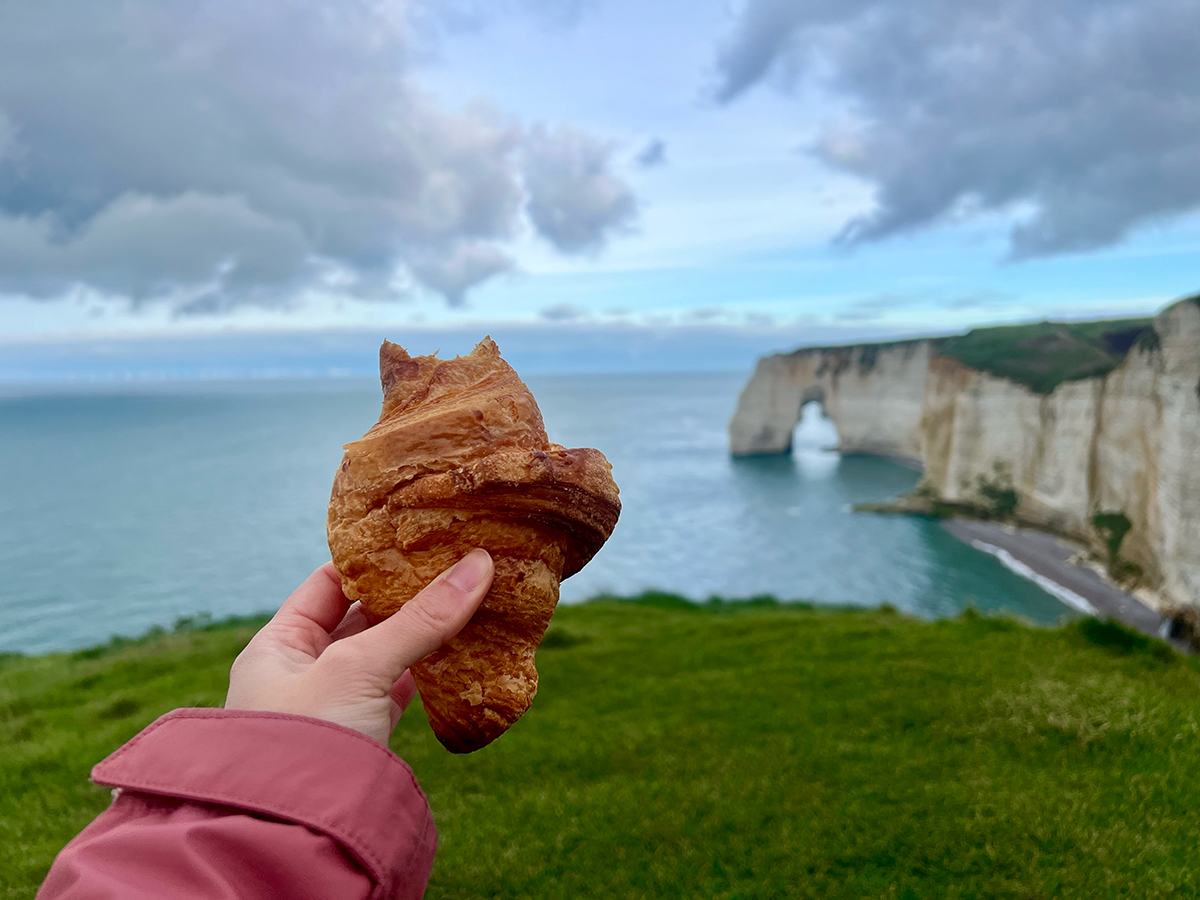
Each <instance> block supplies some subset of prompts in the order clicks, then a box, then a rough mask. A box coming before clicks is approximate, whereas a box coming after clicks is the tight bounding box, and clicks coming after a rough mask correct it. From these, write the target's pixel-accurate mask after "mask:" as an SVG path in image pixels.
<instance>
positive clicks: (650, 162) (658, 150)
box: [634, 138, 667, 169]
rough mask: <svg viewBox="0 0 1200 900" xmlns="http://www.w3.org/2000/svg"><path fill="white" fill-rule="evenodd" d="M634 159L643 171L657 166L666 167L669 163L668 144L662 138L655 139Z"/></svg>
mask: <svg viewBox="0 0 1200 900" xmlns="http://www.w3.org/2000/svg"><path fill="white" fill-rule="evenodd" d="M634 159H635V161H636V162H637V164H638V165H639V166H641V167H642V168H643V169H652V168H654V167H655V166H661V165H665V164H666V162H667V142H666V141H664V140H663V139H662V138H655V139H654V140H652V141H650V143H648V144H646V146H645V147H643V148H642V149H641V150H639V151H638V155H637V156H636V157H634Z"/></svg>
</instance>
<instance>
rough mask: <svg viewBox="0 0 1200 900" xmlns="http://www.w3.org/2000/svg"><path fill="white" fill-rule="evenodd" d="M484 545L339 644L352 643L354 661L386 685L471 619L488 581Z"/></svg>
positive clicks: (489, 573) (489, 568) (490, 572)
mask: <svg viewBox="0 0 1200 900" xmlns="http://www.w3.org/2000/svg"><path fill="white" fill-rule="evenodd" d="M493 573H494V567H493V565H492V557H491V556H490V555H489V554H488V552H487V551H486V550H483V549H477V550H472V551H471V552H470V553H468V554H467V555H466V556H464V557H463V558H462V559H461V560H459V561H458V562H457V563H456V564H455V565H454V566H452V567H451V568H449V569H447V570H446V571H445V572H443V573H442V574H441V575H439V576H438V577H437V578H435V579H434V580H433V581H432V582H430V583H429V584H428V585H426V587H425V588H424V589H423V590H422V591H421V592H420V593H419V594H417V595H416V596H415V597H413V598H412V599H411V600H409V601H408V602H407V603H405V604H404V605H403V606H402V607H400V610H399V611H398V612H396V613H395V614H394V615H393V616H391V617H390V618H388V619H385V620H384V621H382V622H380V623H379V624H378V625H373V626H372V627H370V628H368V629H367V630H366V631H364V632H362V633H361V634H356V635H354V636H353V637H349V638H346V639H345V640H343V641H339V643H343V644H351V645H352V646H353V648H354V654H355V656H356V657H357V658H358V660H359V665H360V666H361V667H362V668H363V669H366V670H367V671H369V672H370V673H371V674H372V675H375V676H378V677H380V678H381V679H382V680H384V681H386V683H387V684H388V685H389V686H391V685H392V684H393V683H394V682H395V681H397V680H398V679H399V678H400V676H401V675H403V674H404V670H405V669H407V668H408V667H409V666H411V665H412V664H413V663H415V662H416V661H417V660H419V659H423V658H424V657H426V656H428V655H429V654H430V653H432V652H433V651H434V650H436V649H437V648H438V647H440V646H441V645H442V644H444V643H445V642H446V641H448V640H449V639H450V638H452V637H454V635H456V634H458V632H459V631H461V630H462V627H463V626H464V625H466V624H467V622H468V621H470V619H471V616H473V615H474V614H475V610H477V609H478V608H479V604H480V603H482V602H483V598H484V596H485V595H486V594H487V592H488V588H490V587H491V585H492V575H493Z"/></svg>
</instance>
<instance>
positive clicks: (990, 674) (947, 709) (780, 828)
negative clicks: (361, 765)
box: [0, 594, 1200, 900]
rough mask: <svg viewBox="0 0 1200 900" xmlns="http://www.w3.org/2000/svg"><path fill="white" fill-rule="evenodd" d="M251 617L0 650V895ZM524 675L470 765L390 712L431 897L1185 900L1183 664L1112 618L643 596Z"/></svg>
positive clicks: (84, 810)
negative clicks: (433, 850)
mask: <svg viewBox="0 0 1200 900" xmlns="http://www.w3.org/2000/svg"><path fill="white" fill-rule="evenodd" d="M257 624H258V623H257V622H249V621H247V622H242V623H234V624H233V625H231V626H228V627H223V626H205V627H201V628H196V627H195V625H196V623H192V625H191V626H190V627H184V628H182V629H181V630H180V633H178V634H160V635H158V636H155V637H152V638H150V639H148V640H143V641H136V642H122V641H118V642H114V643H112V644H109V645H106V646H104V647H100V648H96V649H95V650H88V651H82V652H79V653H73V654H71V653H61V654H53V655H47V656H39V657H30V658H23V657H7V658H3V659H0V742H2V744H0V745H2V746H3V747H4V752H3V754H2V755H0V838H2V840H0V897H2V898H6V900H15V898H32V897H33V895H34V892H35V890H36V885H37V884H38V882H39V880H40V879H41V878H42V876H43V874H44V873H45V871H46V869H47V867H48V866H49V864H50V861H51V859H52V858H53V855H54V853H55V852H56V851H57V850H58V849H59V847H61V846H62V845H63V843H65V842H66V841H67V840H68V839H69V838H70V837H71V836H72V835H73V834H74V833H75V832H77V831H78V830H79V829H80V828H82V827H83V826H84V825H85V824H86V823H87V822H88V821H89V820H90V819H91V818H92V817H93V816H95V815H96V814H97V813H99V812H100V811H101V810H102V809H104V807H106V806H107V805H108V802H109V795H108V791H106V790H104V789H102V788H98V787H94V786H92V785H90V784H89V783H88V781H87V773H88V770H89V767H90V766H91V765H92V764H93V763H94V762H96V761H97V760H98V759H100V758H101V757H102V756H104V755H105V754H107V753H108V752H110V751H111V750H113V749H114V748H116V747H117V746H119V745H120V744H121V743H122V742H124V741H125V740H127V739H128V738H129V737H131V736H132V735H133V734H135V733H136V732H137V731H138V730H139V729H141V728H142V727H143V726H144V725H146V724H147V723H148V722H150V721H151V720H152V719H154V718H155V717H156V716H158V715H159V714H161V713H163V712H166V711H167V710H169V709H172V708H174V707H176V706H180V705H197V706H215V705H218V704H219V703H220V702H221V700H222V697H223V695H224V690H225V685H226V679H227V678H228V673H229V665H230V662H231V661H232V660H233V657H234V656H235V655H236V654H237V652H238V651H239V650H240V649H241V647H242V646H243V645H244V644H245V643H246V641H247V640H248V639H249V638H250V636H251V634H252V633H253V631H254V628H255V626H256V625H257ZM538 667H539V669H540V670H541V673H542V690H541V693H540V694H539V695H538V698H537V702H536V703H535V704H534V707H533V709H532V710H531V712H530V713H529V714H528V715H527V716H526V717H525V718H524V719H523V720H522V721H521V722H519V723H518V724H517V725H516V727H514V728H513V729H512V731H510V732H509V733H508V734H507V735H506V736H505V737H504V738H503V739H501V740H500V741H498V742H496V743H495V744H493V745H492V746H490V747H488V748H486V749H484V750H483V751H480V752H479V753H475V754H472V755H471V756H467V757H456V756H452V755H451V754H448V753H446V752H445V751H444V750H442V748H441V747H440V746H439V745H438V744H437V741H436V740H435V739H434V738H433V736H432V735H431V734H430V732H429V729H428V727H427V725H426V724H425V722H424V720H423V718H422V714H421V711H420V709H419V707H416V706H414V708H413V709H412V710H410V711H409V713H408V715H406V717H405V719H404V720H403V721H402V723H401V726H400V729H399V730H398V732H397V734H396V737H395V740H394V743H393V746H394V748H395V749H396V750H397V751H398V752H400V753H401V754H402V755H403V756H404V757H405V759H407V760H408V761H409V762H410V763H411V764H412V766H413V769H414V770H415V771H416V773H417V775H418V777H419V778H420V780H421V784H422V786H423V787H424V788H425V790H426V791H427V792H428V794H429V797H430V800H431V802H432V804H433V807H434V809H435V811H436V814H437V821H438V828H439V830H440V832H441V849H440V851H439V855H438V860H437V866H436V868H435V870H434V874H433V879H432V881H431V883H430V886H429V891H428V894H427V896H428V897H429V898H431V900H440V898H450V897H492V898H518V897H520V898H560V897H579V898H593V897H594V898H601V897H603V898H612V897H643V898H659V897H661V898H675V897H722V898H733V897H743V898H752V897H764V898H765V897H785V896H786V897H814V898H815V897H893V898H904V897H960V898H965V897H1116V896H1130V897H1144V898H1156V897H1172V896H1190V895H1194V894H1196V893H1197V892H1200V870H1198V869H1197V867H1196V866H1195V829H1196V809H1197V807H1200V784H1198V783H1197V781H1196V779H1194V778H1192V777H1191V773H1192V772H1194V771H1196V770H1197V768H1200V734H1198V733H1197V730H1198V729H1197V723H1196V714H1195V697H1196V696H1197V694H1198V693H1200V663H1198V661H1197V660H1196V659H1192V658H1184V657H1180V656H1177V655H1176V654H1175V653H1174V652H1173V651H1171V650H1170V649H1169V648H1167V647H1166V646H1165V645H1163V644H1161V643H1159V642H1157V641H1153V640H1150V639H1148V638H1145V637H1142V636H1140V635H1136V634H1132V633H1130V632H1128V631H1126V630H1124V629H1122V628H1120V627H1119V626H1115V625H1111V624H1108V623H1104V622H1099V621H1096V620H1094V619H1087V620H1083V621H1082V622H1079V623H1076V624H1073V625H1069V626H1066V627H1063V628H1061V629H1035V628H1031V627H1026V626H1023V625H1020V624H1018V623H1016V622H1014V621H1009V620H996V619H989V618H982V617H979V616H976V615H967V616H964V617H962V618H959V619H956V620H950V621H939V622H923V621H918V620H914V619H910V618H907V617H905V616H902V615H899V614H896V613H895V612H892V611H888V610H871V611H866V610H858V611H853V610H828V609H819V608H813V607H805V606H803V605H797V606H784V605H779V604H776V603H774V602H772V601H770V600H769V599H767V598H759V599H758V600H756V601H755V602H753V603H749V604H746V605H737V604H733V603H721V602H713V603H709V604H704V605H699V606H696V605H692V604H688V603H686V602H685V601H684V600H683V599H682V598H678V597H673V596H670V595H661V594H656V595H647V596H644V597H640V598H636V602H629V601H625V602H620V601H617V600H613V599H610V600H604V601H600V602H593V603H590V604H586V605H584V606H580V607H567V608H563V609H560V610H559V612H558V613H557V614H556V616H555V619H554V624H553V625H552V626H551V631H550V637H549V638H548V640H547V641H546V644H545V645H544V646H543V648H542V649H541V650H540V651H539V654H538ZM1147 822H1151V823H1153V827H1146V824H1145V823H1147Z"/></svg>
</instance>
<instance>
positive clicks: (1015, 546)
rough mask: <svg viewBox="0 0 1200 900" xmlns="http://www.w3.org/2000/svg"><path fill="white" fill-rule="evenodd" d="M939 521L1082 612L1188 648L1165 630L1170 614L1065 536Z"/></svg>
mask: <svg viewBox="0 0 1200 900" xmlns="http://www.w3.org/2000/svg"><path fill="white" fill-rule="evenodd" d="M942 527H943V528H945V529H946V531H948V532H950V534H952V535H954V537H956V538H958V539H959V540H960V541H962V542H963V543H965V544H970V545H971V546H972V547H974V548H975V549H977V550H980V551H981V552H983V553H988V554H990V555H992V556H995V557H996V558H997V559H999V560H1000V562H1001V563H1003V564H1004V565H1005V566H1006V567H1007V568H1009V569H1011V570H1012V571H1013V572H1016V573H1017V574H1018V575H1021V576H1022V577H1024V578H1028V579H1030V580H1031V581H1033V582H1034V583H1036V584H1037V585H1038V586H1039V587H1041V588H1042V589H1043V590H1045V591H1047V592H1048V593H1050V594H1052V595H1053V596H1055V597H1057V598H1058V599H1059V600H1060V601H1061V602H1063V603H1064V604H1066V605H1067V606H1070V607H1071V608H1073V609H1075V610H1077V611H1079V612H1082V613H1084V614H1085V615H1093V616H1096V617H1097V618H1110V619H1113V620H1115V621H1117V622H1120V623H1121V624H1122V625H1125V626H1126V627H1128V628H1132V629H1133V630H1134V631H1137V632H1139V633H1141V634H1144V635H1146V636H1148V637H1153V638H1158V639H1160V640H1165V641H1167V642H1168V643H1169V644H1171V645H1172V646H1173V647H1175V648H1176V649H1177V650H1180V651H1181V652H1185V653H1190V652H1191V648H1190V647H1189V646H1188V644H1187V642H1186V641H1183V640H1179V639H1172V638H1169V637H1166V636H1165V635H1164V629H1165V626H1166V624H1167V621H1168V620H1167V619H1166V618H1165V617H1164V616H1163V615H1162V614H1161V613H1159V612H1157V611H1156V610H1154V609H1151V608H1150V607H1149V606H1147V605H1146V604H1145V603H1144V602H1143V601H1142V600H1140V599H1138V598H1137V597H1136V596H1134V595H1133V594H1131V593H1129V592H1128V591H1123V590H1121V588H1119V587H1117V586H1116V585H1114V584H1113V583H1112V582H1110V581H1108V580H1107V579H1105V578H1104V577H1103V576H1101V575H1100V574H1099V573H1098V572H1097V571H1096V570H1095V569H1093V568H1092V567H1091V566H1089V565H1087V564H1086V563H1084V562H1082V561H1083V560H1084V559H1085V558H1086V557H1085V554H1084V553H1083V551H1082V549H1081V548H1080V547H1077V546H1075V545H1073V544H1071V543H1069V542H1067V541H1066V540H1064V539H1063V538H1060V537H1058V536H1057V535H1054V534H1050V533H1049V532H1046V531H1039V530H1037V529H1034V528H1023V527H1014V526H1011V525H1007V526H1006V525H997V524H994V523H992V522H983V521H979V520H977V519H966V518H959V517H955V518H950V519H946V520H945V521H944V522H943V523H942Z"/></svg>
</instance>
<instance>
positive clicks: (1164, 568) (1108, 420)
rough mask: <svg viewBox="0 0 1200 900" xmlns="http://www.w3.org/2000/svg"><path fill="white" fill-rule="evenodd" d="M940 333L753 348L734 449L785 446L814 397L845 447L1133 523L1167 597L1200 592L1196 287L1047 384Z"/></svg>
mask: <svg viewBox="0 0 1200 900" xmlns="http://www.w3.org/2000/svg"><path fill="white" fill-rule="evenodd" d="M942 347H943V343H942V342H941V341H939V340H926V341H908V342H901V343H894V344H874V345H863V346H857V347H837V348H820V349H811V350H799V351H796V352H795V353H790V354H781V355H778V356H771V357H766V358H764V359H762V360H761V361H760V362H759V364H758V367H757V369H756V370H755V372H754V375H753V377H752V378H751V379H750V382H749V383H748V384H747V385H746V388H745V390H744V391H743V392H742V396H741V399H740V401H739V403H738V408H737V412H736V413H735V415H734V417H733V420H732V422H731V423H730V429H729V430H730V444H731V449H732V451H733V453H734V454H735V455H751V454H761V453H786V452H788V451H789V450H790V448H791V437H792V432H793V430H794V429H795V426H796V424H797V423H798V422H799V418H800V409H801V407H802V406H803V405H804V404H805V403H807V402H809V401H810V400H818V401H821V402H822V404H823V406H824V409H825V412H826V414H827V415H828V416H829V417H830V418H831V419H832V420H833V421H834V423H835V424H836V425H837V428H838V434H839V437H840V442H841V443H840V448H839V449H841V450H842V452H847V453H851V452H856V453H878V454H885V455H892V456H898V457H905V458H909V459H913V460H916V461H918V462H920V463H921V465H922V466H923V468H924V474H923V477H922V482H921V484H922V487H923V489H924V490H926V491H928V492H930V493H931V494H934V495H936V496H937V497H940V498H942V499H944V500H948V501H954V502H966V503H980V502H981V498H993V497H995V496H997V495H998V494H1001V493H1003V492H1008V491H1011V492H1014V494H1015V499H1016V502H1017V507H1018V510H1019V512H1020V513H1021V515H1022V516H1023V517H1024V518H1027V519H1030V520H1033V521H1035V522H1041V523H1044V524H1045V525H1047V526H1050V527H1053V528H1055V529H1057V530H1060V531H1064V532H1067V533H1069V534H1072V535H1074V536H1075V537H1077V538H1078V539H1080V540H1082V541H1085V542H1088V543H1091V544H1093V545H1095V546H1097V547H1100V546H1102V542H1103V539H1104V537H1105V535H1104V534H1103V533H1101V532H1100V531H1098V529H1097V528H1096V527H1095V524H1094V522H1093V520H1094V518H1095V517H1096V516H1097V515H1098V514H1104V513H1111V514H1120V515H1121V516H1123V517H1124V518H1125V519H1127V520H1128V523H1129V530H1128V533H1127V534H1126V536H1125V538H1124V540H1123V541H1122V542H1121V545H1120V555H1121V557H1122V558H1123V559H1125V560H1127V561H1129V562H1131V563H1134V564H1136V565H1137V566H1139V567H1141V569H1142V570H1144V572H1145V579H1144V583H1145V584H1147V585H1148V586H1149V587H1151V588H1152V589H1154V591H1155V594H1156V596H1157V598H1158V599H1159V600H1160V601H1161V602H1163V603H1165V604H1169V605H1176V606H1182V605H1194V606H1195V605H1200V303H1197V302H1196V301H1195V300H1184V301H1180V302H1179V303H1176V304H1174V305H1172V306H1170V307H1168V308H1167V309H1165V310H1164V311H1163V312H1161V313H1160V314H1159V315H1158V316H1157V317H1156V318H1155V319H1154V321H1153V324H1152V326H1151V328H1150V329H1147V330H1146V331H1145V332H1144V333H1143V334H1142V337H1141V338H1140V339H1139V340H1138V341H1137V342H1136V343H1135V344H1134V345H1133V346H1132V347H1131V348H1129V349H1128V351H1127V352H1126V353H1125V355H1124V358H1123V359H1122V360H1121V362H1120V364H1119V365H1117V366H1116V367H1115V368H1114V369H1112V371H1110V372H1108V373H1107V374H1106V375H1103V376H1097V377H1092V378H1084V379H1080V380H1075V381H1065V382H1063V383H1061V384H1058V385H1057V387H1054V388H1053V390H1050V391H1048V392H1046V393H1036V392H1034V391H1033V390H1031V389H1030V388H1028V387H1025V386H1023V385H1021V384H1018V383H1016V382H1014V381H1010V380H1007V379H1005V378H1000V377H997V376H996V375H992V374H989V373H987V372H984V371H979V370H977V369H973V368H970V367H968V366H966V365H964V364H963V363H962V362H960V361H958V360H957V359H954V358H951V357H949V356H946V355H941V354H940V353H939V350H940V349H941V348H942Z"/></svg>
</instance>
